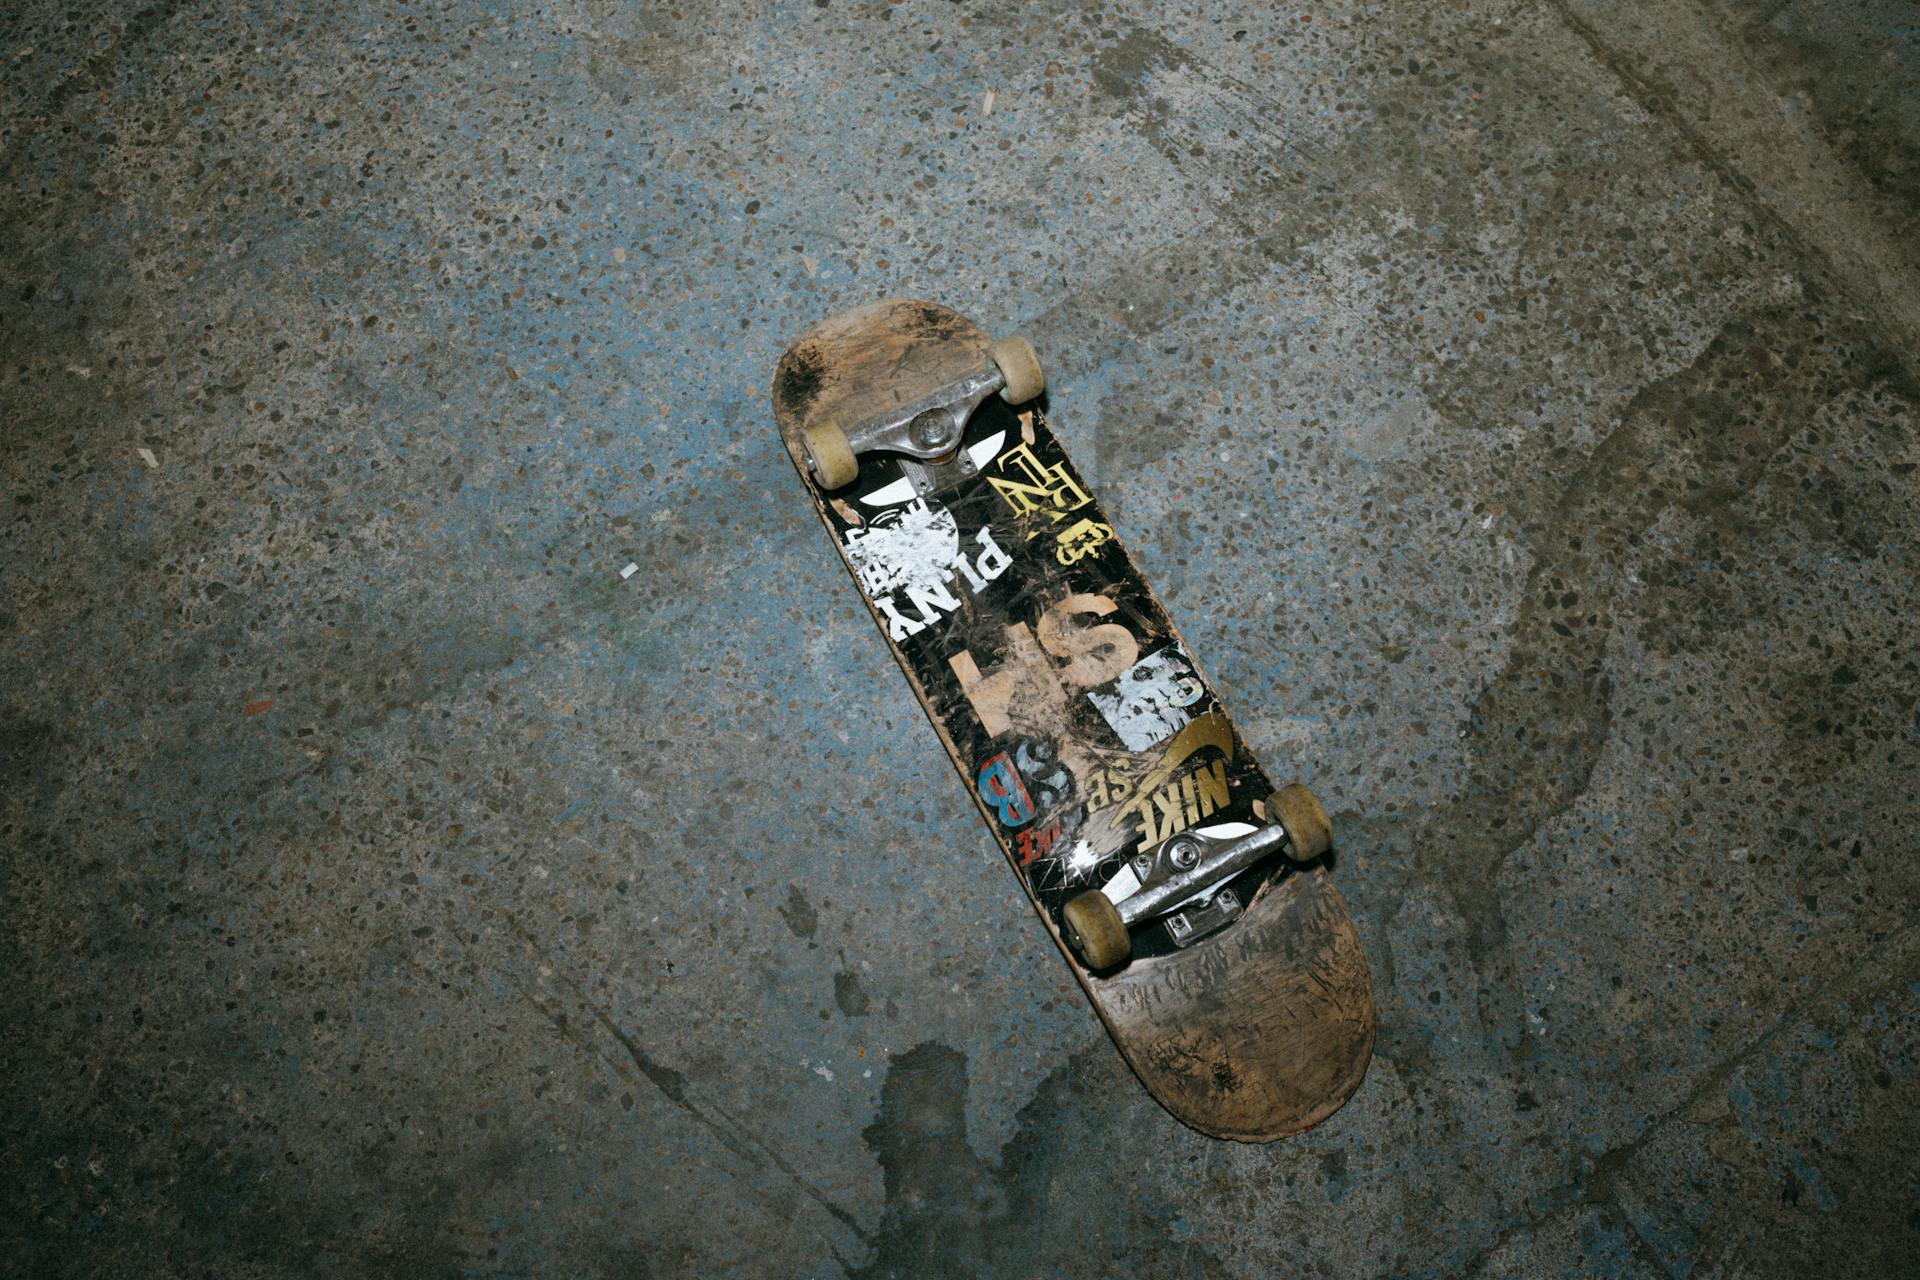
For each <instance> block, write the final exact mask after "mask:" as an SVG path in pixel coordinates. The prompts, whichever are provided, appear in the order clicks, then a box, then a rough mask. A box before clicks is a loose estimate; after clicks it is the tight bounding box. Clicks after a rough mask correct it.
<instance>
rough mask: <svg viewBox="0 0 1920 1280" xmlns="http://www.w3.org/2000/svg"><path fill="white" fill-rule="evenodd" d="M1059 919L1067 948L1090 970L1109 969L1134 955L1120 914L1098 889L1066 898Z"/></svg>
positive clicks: (1110, 900) (1130, 939)
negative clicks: (1064, 929)
mask: <svg viewBox="0 0 1920 1280" xmlns="http://www.w3.org/2000/svg"><path fill="white" fill-rule="evenodd" d="M1060 918H1061V920H1062V922H1063V923H1064V924H1065V925H1066V933H1067V943H1068V945H1069V946H1071V947H1072V948H1073V949H1074V950H1075V951H1076V952H1078V953H1079V955H1080V959H1081V960H1082V961H1084V962H1085V963H1086V966H1087V968H1089V969H1094V970H1099V969H1111V968H1113V967H1114V966H1115V965H1118V964H1124V963H1125V962H1126V959H1127V957H1128V956H1130V955H1132V954H1133V938H1132V937H1131V936H1129V935H1128V933H1127V926H1126V924H1125V923H1124V922H1123V921H1122V920H1121V919H1120V912H1119V910H1118V909H1117V908H1115V906H1114V905H1113V900H1112V899H1111V898H1109V897H1107V895H1106V894H1104V893H1102V892H1100V891H1099V890H1098V889H1093V890H1090V891H1088V892H1086V893H1083V894H1081V895H1080V896H1079V897H1077V898H1069V899H1068V900H1067V905H1066V906H1065V907H1063V908H1061V911H1060Z"/></svg>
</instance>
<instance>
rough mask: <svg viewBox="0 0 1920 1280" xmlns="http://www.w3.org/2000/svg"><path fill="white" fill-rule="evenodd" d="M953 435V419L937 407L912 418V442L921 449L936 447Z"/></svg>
mask: <svg viewBox="0 0 1920 1280" xmlns="http://www.w3.org/2000/svg"><path fill="white" fill-rule="evenodd" d="M953 435H954V430H953V419H951V418H949V417H948V416H947V415H946V414H944V413H942V412H940V411H939V410H938V409H929V410H927V411H926V412H925V413H923V414H921V415H920V416H919V417H917V418H915V419H914V420H913V442H914V443H915V444H917V445H919V446H920V447H921V448H923V449H937V448H939V447H940V446H941V445H943V444H945V443H947V441H949V440H950V439H952V438H953Z"/></svg>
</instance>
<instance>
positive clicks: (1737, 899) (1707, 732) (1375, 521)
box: [0, 0, 1920, 1280]
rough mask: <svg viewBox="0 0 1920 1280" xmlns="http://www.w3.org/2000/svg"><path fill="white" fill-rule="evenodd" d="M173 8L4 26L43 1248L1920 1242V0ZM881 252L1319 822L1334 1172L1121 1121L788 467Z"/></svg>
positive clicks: (1892, 1260) (26, 1128)
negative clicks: (828, 355)
mask: <svg viewBox="0 0 1920 1280" xmlns="http://www.w3.org/2000/svg"><path fill="white" fill-rule="evenodd" d="M141 3H142V0H126V2H125V3H113V2H106V0H96V2H95V3H91V4H82V5H54V4H50V3H45V2H43V0H35V2H33V3H28V4H25V5H22V6H16V7H15V8H14V9H13V10H12V11H10V12H9V13H8V14H7V15H6V16H5V17H4V18H0V30H3V31H4V43H0V57H4V59H5V65H6V67H7V74H6V76H5V79H4V87H3V89H0V93H3V95H4V97H3V98H0V122H3V123H0V127H3V128H4V136H3V137H0V145H3V148H4V149H3V150H0V170H3V172H4V183H3V184H0V200H4V202H5V205H4V208H5V214H4V225H5V228H6V231H5V235H4V237H0V262H4V267H5V287H4V296H3V297H0V358H3V359H0V363H3V365H4V374H3V379H0V387H3V388H4V389H3V390H0V412H3V413H4V423H5V448H4V450H0V466H4V470H5V479H6V484H5V486H4V493H0V522H3V523H4V529H5V532H4V535H0V537H3V539H4V540H3V541H0V560H3V561H4V563H3V564H0V673H3V674H4V686H0V796H3V799H0V806H3V808H0V836H3V837H4V839H3V840H0V849H3V850H4V867H5V878H4V891H3V899H0V901H3V903H4V912H5V919H6V926H7V927H6V929H5V932H4V940H3V941H0V966H3V967H4V972H5V974H6V975H7V977H8V979H9V980H8V981H7V982H6V983H5V985H4V990H3V991H0V1008H3V1009H4V1017H5V1023H4V1026H5V1035H4V1040H3V1042H0V1072H3V1073H4V1081H5V1084H4V1089H5V1097H6V1106H5V1108H4V1131H3V1133H0V1137H4V1152H3V1153H0V1184H4V1191H0V1249H4V1253H0V1257H4V1258H5V1259H7V1260H8V1263H9V1265H10V1268H11V1271H12V1272H13V1273H15V1274H21V1275H61V1274H67V1275H89V1276H102V1275H141V1276H189V1275H192V1276H201V1275H211V1276H251V1277H269V1276H309V1275H312V1276H320V1275H339V1276H386V1275H403V1276H408V1277H419V1276H428V1275H443V1274H460V1275H569V1276H608V1277H614V1276H618V1277H642V1276H652V1277H668V1276H703V1277H704V1276H804V1277H836V1276H841V1275H847V1276H855V1277H881V1276H940V1275H991V1276H1017V1277H1105V1276H1123V1275H1138V1276H1154V1277H1187V1276H1206V1277H1215V1276H1264V1275H1301V1274H1320V1275H1328V1276H1365V1275H1386V1274H1394V1275H1476V1276H1485V1277H1495V1276H1519V1275H1573V1274H1579V1275H1587V1274H1594V1273H1609V1274H1631V1275H1640V1274H1666V1275H1672V1276H1683V1275H1700V1276H1712V1277H1722V1278H1725V1280H1733V1278H1734V1277H1743V1278H1744V1277H1759V1276H1773V1275H1782V1276H1786V1275H1805V1274H1814V1273H1819V1274H1825V1275H1862V1276H1866V1275H1887V1274H1893V1273H1896V1272H1899V1271H1901V1270H1903V1269H1906V1268H1911V1266H1912V1259H1913V1257H1914V1256H1916V1253H1917V1252H1920V1176H1917V1175H1916V1158H1915V1156H1914V1152H1915V1150H1916V1149H1920V1084H1917V1083H1916V1071H1917V1070H1920V932H1916V919H1915V917H1916V904H1917V902H1920V893H1917V892H1916V890H1917V888H1920V869H1917V867H1916V860H1915V856H1914V855H1915V852H1916V844H1917V843H1920V842H1917V840H1916V836H1915V830H1916V824H1917V822H1920V811H1917V809H1920V806H1916V802H1915V798H1914V793H1915V777H1916V766H1917V765H1920V750H1916V747H1917V745H1920V716H1917V715H1916V709H1915V697H1916V694H1917V693H1920V666H1917V665H1916V664H1917V663H1920V641H1916V638H1915V630H1914V626H1913V619H1914V615H1915V609H1916V605H1920V578H1917V576H1916V565H1915V549H1916V548H1917V547H1920V501H1916V498H1920V477H1916V474H1915V469H1916V466H1920V439H1917V436H1920V408H1917V407H1916V406H1920V24H1916V21H1915V11H1914V9H1913V7H1912V6H1911V5H1910V4H1907V3H1903V2H1902V0H1867V2H1866V3H1859V4H1847V5H1841V4H1831V3H1829V4H1822V3H1816V2H1814V0H1768V2H1767V3H1764V4H1762V3H1746V2H1745V0H1717V2H1710V3H1689V2H1684V0H1683V2H1681V3H1667V2H1656V0H1636V2H1634V3H1627V4H1601V3H1586V2H1584V0H1545V2H1543V3H1525V2H1524V0H1498V2H1494V3H1480V2H1479V0H1461V2H1459V3H1445V4H1437V3H1436V4H1413V3H1404V2H1402V3H1378V4H1335V5H1320V4H1315V5H1312V6H1308V7H1301V6H1297V5H1285V6H1278V7H1268V6H1251V5H1250V6H1246V7H1245V10H1246V11H1245V12H1242V13H1239V14H1235V15H1230V14H1227V13H1225V12H1223V7H1222V6H1220V5H1218V4H1198V3H1194V4H1188V5H1169V6H1151V5H1146V4H1142V3H1125V4H1112V5H1107V6H1105V7H1083V6H1077V5H1065V4H1057V3H1056V4H1041V5H1014V4H991V5H965V6H962V5H951V4H939V5H935V4H919V3H910V4H886V3H879V2H877V0H866V2H863V3H848V2H847V0H815V2H814V3H811V4H801V5H790V6H789V5H782V6H776V7H768V6H754V5H720V6H702V5H697V4H693V3H689V4H686V5H683V6H682V7H681V8H680V9H677V10H671V11H669V10H667V9H665V8H661V7H657V6H640V5H634V4H624V5H615V4H610V3H599V2H590V0H582V2H579V3H568V2H566V0H561V2H560V3H554V4H549V5H546V6H544V7H540V8H537V9H532V10H522V11H517V12H516V11H515V10H514V9H513V8H512V7H510V6H466V5H460V4H451V3H432V4H418V5H410V6H403V5H393V6H383V7H380V8H379V9H378V11H376V9H375V7H373V6H366V7H364V8H363V7H362V6H358V5H322V4H308V3H301V4H295V5H290V6H288V7H286V8H284V9H279V10H269V11H259V12H245V11H242V10H241V9H239V8H237V7H235V6H227V5H211V4H198V5H195V4H189V3H176V2H174V0H154V2H153V3H151V4H150V5H148V6H147V7H144V8H143V7H141ZM888 293H904V294H914V295H922V296H926V297H931V298H935V299H940V300H944V301H947V302H949V303H951V304H953V305H955V306H958V307H960V308H962V309H963V310H966V311H968V312H970V313H971V314H973V315H974V316H975V317H977V318H978V319H980V320H981V321H982V322H983V323H984V324H985V325H986V326H987V327H988V328H990V329H993V330H996V331H999V330H1007V329H1013V328H1018V329H1021V330H1023V331H1025V332H1026V333H1028V334H1029V335H1031V336H1032V337H1033V339H1034V340H1035V342H1036V344H1037V345H1038V346H1039V348H1040V350H1041V352H1042V353H1043V355H1044V356H1045V357H1046V359H1047V360H1048V361H1049V364H1050V368H1051V370H1052V375H1053V401H1052V403H1053V407H1054V413H1055V418H1056V421H1057V425H1058V427H1059V428H1060V430H1061V432H1062V433H1063V435H1064V436H1065V438H1066V440H1067V442H1068V444H1069V446H1070V447H1071V448H1072V449H1073V450H1074V451H1075V454H1076V457H1077V459H1078V460H1079V462H1080V463H1081V465H1082V467H1083V469H1084V470H1086V471H1087V472H1088V473H1089V476H1090V478H1091V479H1092V481H1093V482H1094V484H1095V485H1096V487H1097V488H1098V490H1099V492H1100V493H1101V494H1102V496H1103V497H1104V498H1105V499H1106V500H1107V501H1108V504H1109V509H1110V510H1112V511H1113V513H1114V514H1115V516H1116V518H1117V521H1118V523H1119V526H1120V528H1121V531H1122V533H1123V534H1124V535H1125V536H1126V537H1127V538H1128V540H1129V542H1130V544H1131V545H1132V547H1133V548H1134V550H1135V552H1136V553H1137V555H1138V556H1139V557H1140V559H1141V560H1142V561H1143V562H1144V565H1145V568H1146V570H1147V572H1148V576H1149V577H1150V579H1152V580H1153V581H1154V582H1155V583H1156V584H1157V585H1158V586H1159V587H1160V588H1162V593H1163V595H1164V596H1165V598H1166V599H1167V602H1168V604H1169V606H1170V607H1171V609H1172V610H1173V613H1174V615H1175V616H1176V618H1178V619H1179V621H1180V622H1181V624H1182V625H1183V627H1184V629H1185V630H1186V632H1187V635H1188V638H1189V639H1190V640H1191V641H1192V642H1193V645H1194V647H1195V649H1196V651H1197V652H1198V653H1199V654H1200V655H1201V656H1202V658H1203V659H1204V660H1205V661H1206V662H1207V664H1208V666H1209V668H1210V671H1211V673H1212V675H1213V676H1214V677H1215V680H1216V682H1217V684H1218V685H1219V686H1220V688H1221V690H1222V692H1223V694H1224V695H1225V696H1226V698H1227V700H1228V702H1229V704H1230V705H1231V706H1233V707H1234V708H1235V710H1236V713H1237V715H1238V717H1239V719H1240V721H1241V723H1242V725H1243V726H1244V727H1245V728H1246V729H1247V730H1248V733H1249V736H1250V738H1252V740H1253V741H1254V743H1255V745H1256V747H1257V749H1259V751H1260V752H1261V754H1262V756H1263V758H1264V759H1265V760H1266V761H1267V762H1268V764H1269V766H1270V768H1271V770H1272V772H1274V773H1275V774H1276V775H1277V776H1283V777H1284V776H1287V775H1289V774H1294V775H1298V776H1301V777H1303V778H1305V779H1307V780H1308V781H1310V782H1311V783H1313V784H1314V785H1315V786H1316V787H1317V788H1318V789H1320V791H1321V793H1322V794H1323V795H1324V796H1326V797H1328V799H1329V800H1330V803H1331V807H1332V808H1333V809H1334V811H1335V819H1336V823H1337V826H1338V829H1339V831H1340V833H1341V837H1342V838H1341V842H1340V852H1341V857H1340V862H1339V868H1338V875H1339V880H1340V883H1341V884H1342V886H1343V888H1344V889H1345V892H1346V894H1347V897H1348V899H1349V901H1350V902H1351V903H1352V905H1353V908H1354V911H1355V914H1356V916H1357V918H1358V921H1359V924H1360V928H1361V932H1362V935H1363V937H1364V939H1365V942H1366V946H1367V948H1368V952H1369V955H1370V957H1371V959H1372V963H1373V966H1374V973H1375V981H1376V988H1377V994H1378V997H1379V1002H1380V1024H1379V1048H1378V1053H1377V1055H1376V1057H1375V1059H1374V1062H1373V1066H1372V1069H1371V1071H1370V1073H1369V1075H1368V1077H1367V1079H1366V1082H1365V1083H1364V1085H1363V1086H1362V1087H1361V1090H1360V1092H1359V1094H1358V1095H1357V1096H1356V1097H1355V1099H1354V1101H1353V1102H1352V1104H1351V1105H1350V1106H1348V1107H1347V1108H1346V1110H1344V1111H1343V1112H1341V1113H1340V1114H1339V1115H1338V1116H1336V1117H1335V1118H1334V1119H1333V1120H1332V1121H1330V1122H1329V1123H1328V1124H1326V1125H1325V1126H1324V1127H1322V1128H1320V1129H1318V1130H1316V1131H1314V1132H1313V1133H1311V1134H1308V1135H1306V1136H1304V1137H1302V1138H1298V1139H1295V1140H1292V1141H1289V1142H1284V1143H1280V1144H1277V1145H1274V1146H1270V1147H1264V1148H1251V1147H1244V1146H1238V1145H1234V1144H1229V1143H1221V1142H1216V1141H1211V1140H1208V1139H1205V1138H1202V1137H1200V1136H1199V1135H1197V1134H1194V1133H1192V1132H1190V1131H1188V1130H1186V1129H1184V1128H1182V1127H1180V1126H1179V1125H1178V1124H1176V1123H1175V1122H1173V1121H1172V1120H1170V1119H1169V1118H1168V1117H1167V1116H1166V1115H1165V1114H1164V1113H1162V1112H1161V1111H1160V1110H1159V1109H1158V1108H1157V1107H1156V1106H1155V1104H1154V1103H1153V1102H1152V1101H1151V1100H1150V1099H1149V1098H1148V1097H1147V1096H1146V1095H1145V1094H1144V1093H1143V1092H1142V1091H1141V1090H1140V1089H1139V1088H1138V1087H1137V1086H1136V1085H1135V1084H1134V1082H1133V1080H1132V1078H1131V1076H1130V1075H1129V1074H1128V1072H1127V1070H1126V1068H1125V1066H1124V1065H1123V1064H1122V1062H1121V1060H1120V1058H1119V1057H1118V1055H1117V1054H1116V1053H1115V1052H1114V1051H1113V1049H1112V1047H1111V1045H1110V1044H1109V1042H1108V1041H1107V1039H1106V1037H1105V1035H1104V1033H1103V1032H1102V1031H1101V1029H1100V1026H1099V1024H1098V1023H1097V1022H1096V1021H1095V1019H1094V1017H1093V1014H1092V1013H1091V1011H1090V1010H1089V1008H1088V1007H1087V1005H1086V1004H1085V1002H1084V1001H1083V1000H1082V998H1081V997H1080V995H1079V994H1078V992H1077V990H1076V988H1075V987H1074V984H1073V982H1072V981H1071V979H1070V977H1069V975H1068V973H1067V971H1066V969H1065V967H1064V966H1063V965H1062V964H1061V963H1060V961H1059V960H1058V958H1057V957H1056V956H1055V955H1054V953H1053V952H1052V950H1051V948H1050V947H1049V946H1048V945H1047V944H1046V942H1045V940H1044V939H1043V937H1042V935H1041V933H1040V932H1039V931H1038V930H1037V928H1036V927H1035V926H1034V924H1033V922H1032V920H1031V919H1030V917H1029V915H1028V914H1027V911H1028V909H1027V907H1026V906H1025V904H1024V902H1023V900H1022V899H1021V897H1020V895H1019V891H1018V889H1017V887H1016V885H1015V882H1014V879H1013V877H1012V876H1011V875H1009V874H1008V873H1007V871H1006V869H1005V867H1004V866H1003V865H1002V864H1001V863H1000V861H999V859H998V857H997V855H996V854H994V853H993V852H992V847H991V845H990V843H989V838H988V835H987V833H986V831H985V829H984V828H983V827H982V826H981V825H980V823H979V820H978V818H977V817H976V816H975V815H974V813H973V812H972V810H971V808H970V807H969V806H968V805H967V803H966V802H965V798H964V794H963V792H962V789H961V787H960V784H959V783H958V782H957V781H956V780H955V778H954V777H953V776H952V774H951V771H950V770H949V768H948V765H947V763H946V760H945V759H944V757H943V756H942V754H941V752H940V750H939V748H938V747H937V745H936V743H935V740H934V737H933V735H932V734H931V733H930V732H928V731H927V730H926V728H925V726H924V724H923V722H922V720H921V717H920V713H919V711H918V709H917V708H916V706H915V704H914V703H913V702H912V700H911V699H910V697H909V695H908V692H907V689H906V686H905V684H904V682H903V681H902V680H901V679H900V678H899V676H898V675H897V673H896V672H895V671H894V669H893V666H892V663H891V662H890V660H889V659H888V657H887V655H886V652H885V650H884V647H883V645H882V643H881V639H880V636H879V635H878V633H877V631H876V630H875V629H874V627H873V626H872V624H871V623H870V622H869V620H868V619H867V617H866V616H865V614H864V612H863V611H862V610H861V608H860V605H859V602H858V599H857V595H856V592H855V590H854V588H853V586H852V584H851V583H850V582H849V581H848V579H847V577H846V575H845V573H844V571H843V570H842V569H841V568H840V566H839V564H838V563H837V561H836V560H835V558H834V556H833V553H832V549H831V547H830V546H829V544H828V541H827V539H826V537H825V535H824V534H823V533H822V531H821V530H820V528H819V526H818V524H817V523H816V521H815V520H814V518H813V515H812V513H811V512H810V511H809V510H808V508H807V505H806V503H805V502H804V501H803V495H802V491H801V489H800V486H799V483H798V481H797V480H796V479H795V478H794V476H793V474H792V472H791V470H790V468H789V466H788V463H787V460H786V458H785V457H784V456H783V455H782V453H781V452H780V450H779V449H778V448H777V447H776V444H775V440H774V436H773V430H772V419H771V415H770V412H769V410H768V407H767V404H766V387H767V379H768V377H769V374H770V371H771V368H772V365H773V362H774V359H775V357H776V356H777V355H778V353H779V351H780V350H781V348H782V346H783V345H784V343H785V341H786V340H788V339H790V338H791V337H793V336H794V335H796V334H797V333H798V332H799V331H800V330H801V329H802V328H804V327H805V326H806V325H807V324H808V323H810V322H811V321H812V320H814V319H816V318H818V317H820V316H822V315H824V314H826V313H828V312H830V311H833V310H836V309H839V308H842V307H846V306H849V305H851V304H854V303H856V302H858V301H862V300H865V299H868V298H870V297H874V296H878V295H882V294H888ZM629 563H634V564H637V565H638V566H639V569H638V572H637V573H635V574H634V575H633V576H632V577H631V578H629V579H625V580H623V579H622V578H621V577H620V571H621V569H622V568H623V567H624V566H626V565H628V564H629ZM1901 1258H1906V1259H1908V1261H1907V1262H1906V1263H1902V1262H1900V1259H1901ZM1909 1273H1910V1272H1909Z"/></svg>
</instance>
